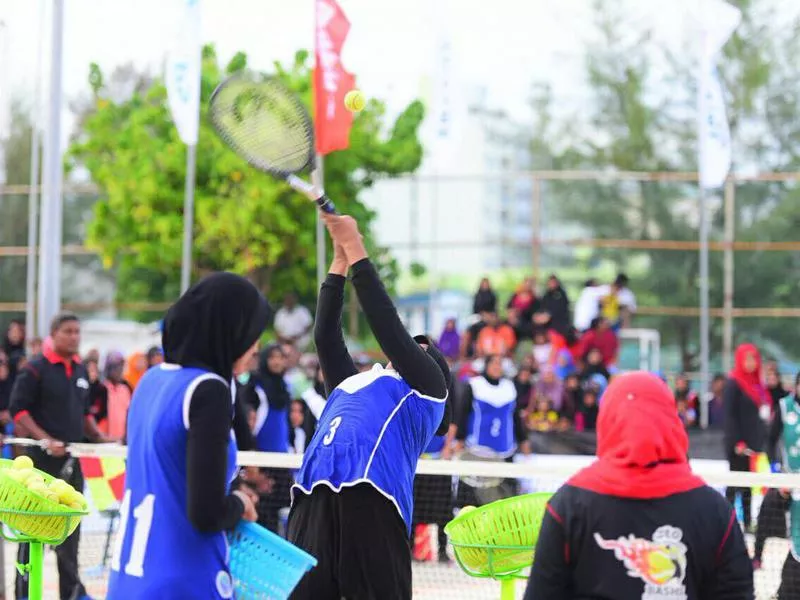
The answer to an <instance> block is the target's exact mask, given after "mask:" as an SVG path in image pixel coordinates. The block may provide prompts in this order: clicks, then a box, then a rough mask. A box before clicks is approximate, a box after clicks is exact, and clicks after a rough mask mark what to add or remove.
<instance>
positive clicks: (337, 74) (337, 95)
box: [314, 0, 355, 154]
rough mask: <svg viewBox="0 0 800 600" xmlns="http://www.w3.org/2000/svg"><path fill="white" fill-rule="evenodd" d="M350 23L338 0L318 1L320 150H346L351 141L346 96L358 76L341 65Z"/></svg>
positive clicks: (316, 91)
mask: <svg viewBox="0 0 800 600" xmlns="http://www.w3.org/2000/svg"><path fill="white" fill-rule="evenodd" d="M349 31H350V22H349V21H348V20H347V17H346V16H345V14H344V12H342V9H341V8H340V7H339V4H338V3H337V2H336V0H316V38H315V39H316V47H315V50H314V58H315V59H316V66H315V68H314V129H315V131H314V133H315V135H316V138H317V152H318V153H319V154H328V153H329V152H333V151H334V150H344V149H346V148H347V146H348V144H349V142H350V127H351V125H352V124H353V114H352V113H351V112H350V111H348V110H347V109H346V108H345V106H344V97H345V94H347V92H349V91H350V90H352V89H353V87H354V86H355V77H353V75H352V74H350V73H348V72H347V71H345V70H344V67H343V66H342V60H341V56H342V46H343V45H344V41H345V39H346V38H347V33H348V32H349Z"/></svg>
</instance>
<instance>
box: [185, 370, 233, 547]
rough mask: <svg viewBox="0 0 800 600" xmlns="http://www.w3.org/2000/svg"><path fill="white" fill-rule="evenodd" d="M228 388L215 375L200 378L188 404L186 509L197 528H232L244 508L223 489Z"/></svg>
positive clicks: (228, 423)
mask: <svg viewBox="0 0 800 600" xmlns="http://www.w3.org/2000/svg"><path fill="white" fill-rule="evenodd" d="M231 425H232V415H231V392H230V389H229V388H228V386H227V385H225V384H224V383H222V382H221V381H218V380H216V379H209V380H207V381H203V382H201V383H200V384H199V385H198V386H197V388H196V389H195V391H194V394H193V395H192V399H191V401H190V406H189V432H188V436H187V443H186V487H187V494H186V512H187V514H188V516H189V521H191V523H192V525H194V526H195V527H196V528H197V529H198V530H199V531H202V532H204V533H213V532H217V531H224V530H227V529H233V527H235V526H236V523H238V522H239V519H241V517H242V513H243V512H244V505H243V504H242V501H241V500H240V499H239V498H237V497H236V496H233V495H229V494H227V493H226V488H227V482H228V472H227V471H228V443H229V442H230V439H231V437H230V436H231Z"/></svg>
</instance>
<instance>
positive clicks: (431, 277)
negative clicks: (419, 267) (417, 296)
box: [425, 173, 439, 335]
mask: <svg viewBox="0 0 800 600" xmlns="http://www.w3.org/2000/svg"><path fill="white" fill-rule="evenodd" d="M437 175H438V173H437ZM438 203H439V178H438V176H436V177H435V178H434V180H433V197H432V198H431V263H430V270H429V271H428V318H427V319H426V321H427V323H426V324H425V330H426V333H428V334H429V335H435V330H434V327H435V326H436V324H435V323H434V320H433V315H434V311H435V310H436V291H437V287H438V286H437V278H438V276H439V272H438V271H439V270H438V266H437V264H436V260H437V258H438V256H437V252H436V227H437V213H438V211H437V205H438Z"/></svg>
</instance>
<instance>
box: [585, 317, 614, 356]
mask: <svg viewBox="0 0 800 600" xmlns="http://www.w3.org/2000/svg"><path fill="white" fill-rule="evenodd" d="M581 346H582V350H583V355H584V356H586V354H588V353H589V351H590V350H592V349H593V348H597V349H598V350H599V351H600V353H601V354H602V355H603V365H604V366H605V367H606V368H608V367H610V366H611V365H613V364H614V363H616V362H617V353H618V352H619V339H618V338H617V334H616V333H614V331H613V330H612V329H611V324H610V323H609V322H608V319H606V318H604V317H599V318H598V319H597V323H596V325H595V326H594V327H592V328H591V329H590V330H589V331H587V332H586V333H585V334H584V335H583V337H582V338H581Z"/></svg>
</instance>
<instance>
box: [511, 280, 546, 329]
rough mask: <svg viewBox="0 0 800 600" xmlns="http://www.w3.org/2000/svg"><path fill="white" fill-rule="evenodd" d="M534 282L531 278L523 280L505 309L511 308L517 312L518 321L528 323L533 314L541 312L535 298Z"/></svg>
mask: <svg viewBox="0 0 800 600" xmlns="http://www.w3.org/2000/svg"><path fill="white" fill-rule="evenodd" d="M534 288H535V282H534V280H533V279H532V278H530V277H529V278H527V279H525V281H524V282H522V283H521V284H520V285H519V287H517V290H516V291H515V292H514V295H513V296H511V299H510V300H509V301H508V306H507V308H513V309H515V310H516V311H518V312H519V317H520V320H522V321H525V322H529V321H530V320H531V317H533V314H534V313H535V312H539V311H540V310H541V306H542V303H541V302H540V301H539V298H537V297H536V290H535V289H534Z"/></svg>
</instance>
